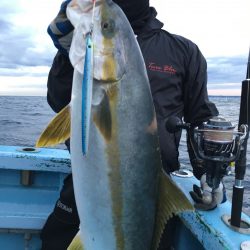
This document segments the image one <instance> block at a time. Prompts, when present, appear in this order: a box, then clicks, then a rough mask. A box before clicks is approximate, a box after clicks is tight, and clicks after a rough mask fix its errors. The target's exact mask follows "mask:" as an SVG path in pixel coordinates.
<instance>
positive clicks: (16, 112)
mask: <svg viewBox="0 0 250 250" xmlns="http://www.w3.org/2000/svg"><path fill="white" fill-rule="evenodd" d="M210 100H211V101H213V102H214V103H215V104H216V106H217V108H218V110H219V112H220V114H221V115H222V116H223V117H225V118H226V119H229V120H231V122H232V123H233V124H237V122H238V117H239V108H240V97H210ZM54 115H55V113H54V112H53V111H52V110H51V108H50V107H49V105H48V104H47V101H46V97H26V96H0V145H13V146H25V147H32V146H34V145H35V142H36V139H37V138H38V136H39V135H40V133H41V131H43V129H44V128H45V127H46V125H47V124H48V122H49V121H50V119H51V118H52V117H53V116H54ZM57 147H58V148H62V149H66V147H65V146H64V145H63V144H62V145H59V146H57ZM180 162H181V164H182V165H183V166H185V167H187V168H190V163H189V159H188V154H187V149H186V140H185V132H184V133H183V136H182V139H181V142H180ZM249 163H250V140H249V142H248V165H249ZM224 182H225V185H226V189H227V194H228V198H229V199H231V194H232V188H233V183H234V171H232V174H231V175H229V176H226V177H224ZM244 186H245V192H244V194H245V196H244V202H243V210H244V211H245V212H246V213H247V214H249V215H250V168H249V167H247V171H246V176H245V180H244Z"/></svg>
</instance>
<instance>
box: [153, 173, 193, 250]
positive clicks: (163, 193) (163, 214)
mask: <svg viewBox="0 0 250 250" xmlns="http://www.w3.org/2000/svg"><path fill="white" fill-rule="evenodd" d="M187 210H190V211H193V210H194V207H193V205H192V204H191V202H190V201H189V200H188V199H187V197H186V196H185V194H184V193H183V192H182V191H181V190H180V189H179V187H177V185H176V184H175V183H174V182H173V181H172V180H171V178H170V177H169V176H168V175H167V174H165V173H164V172H163V171H162V173H161V175H160V187H159V200H158V208H157V214H156V221H155V230H154V241H153V248H152V250H156V249H158V247H159V243H160V239H161V236H162V233H163V230H164V228H165V225H166V223H167V221H168V220H169V219H170V218H171V217H172V216H173V215H176V214H178V213H181V212H183V211H187Z"/></svg>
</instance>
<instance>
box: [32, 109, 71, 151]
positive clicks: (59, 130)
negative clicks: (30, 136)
mask: <svg viewBox="0 0 250 250" xmlns="http://www.w3.org/2000/svg"><path fill="white" fill-rule="evenodd" d="M69 137H70V106H69V105H68V106H66V107H65V108H64V109H62V110H61V112H60V113H58V114H57V115H56V116H55V117H54V118H53V119H52V121H51V122H50V123H49V125H48V126H47V128H46V129H45V130H44V131H43V132H42V134H41V135H40V137H39V139H38V140H37V142H36V147H48V146H55V145H57V144H59V143H62V142H65V141H66V140H67V139H68V138H69Z"/></svg>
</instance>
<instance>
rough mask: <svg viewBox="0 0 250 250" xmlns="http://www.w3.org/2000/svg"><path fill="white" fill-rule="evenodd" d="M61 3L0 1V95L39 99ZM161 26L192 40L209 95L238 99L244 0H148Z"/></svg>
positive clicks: (245, 42) (249, 36) (249, 35)
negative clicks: (202, 62) (51, 24)
mask: <svg viewBox="0 0 250 250" xmlns="http://www.w3.org/2000/svg"><path fill="white" fill-rule="evenodd" d="M60 4H61V0H42V1H38V0H1V1H0V31H1V32H0V95H45V94H46V79H47V75H48V71H49V68H50V65H51V63H52V60H53V57H54V55H55V52H56V50H55V48H54V47H53V44H52V42H51V40H50V38H49V36H48V35H47V32H46V29H47V26H48V24H49V22H50V21H51V20H52V19H53V17H54V16H55V15H56V14H57V12H58V10H59V7H60ZM151 5H153V6H155V7H156V9H157V11H158V14H159V15H158V17H159V19H160V20H161V21H162V22H164V24H165V26H164V28H165V29H166V30H168V31H169V32H171V33H175V34H178V35H182V36H184V37H186V38H189V39H190V40H192V41H193V42H195V43H196V44H197V45H198V46H199V48H200V50H201V51H202V53H203V54H204V56H205V57H206V59H207V62H208V89H209V94H213V95H220V94H223V95H239V94H240V88H241V81H242V80H244V78H245V75H246V64H247V57H248V53H249V46H250V29H249V24H250V22H249V13H248V12H249V10H250V1H249V0H151Z"/></svg>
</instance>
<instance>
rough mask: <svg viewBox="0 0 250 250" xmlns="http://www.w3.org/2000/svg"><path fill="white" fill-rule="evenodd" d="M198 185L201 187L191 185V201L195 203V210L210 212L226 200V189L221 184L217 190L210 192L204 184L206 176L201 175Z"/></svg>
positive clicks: (209, 188) (210, 189)
mask: <svg viewBox="0 0 250 250" xmlns="http://www.w3.org/2000/svg"><path fill="white" fill-rule="evenodd" d="M200 185H201V187H198V186H197V185H193V191H191V192H190V195H191V197H192V199H193V200H194V201H195V202H196V204H195V205H194V206H195V208H197V209H199V210H212V209H214V208H216V207H217V205H219V204H221V203H223V202H225V201H226V200H227V198H226V189H225V187H224V185H223V184H222V183H221V182H220V184H219V187H218V188H216V189H214V190H212V188H211V187H209V186H208V184H207V182H206V174H203V175H202V177H201V179H200Z"/></svg>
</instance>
